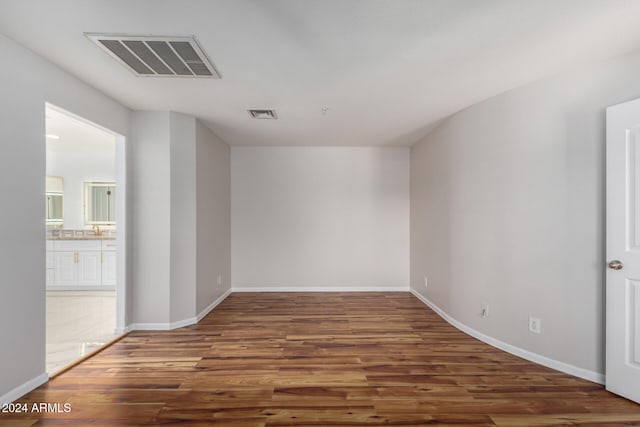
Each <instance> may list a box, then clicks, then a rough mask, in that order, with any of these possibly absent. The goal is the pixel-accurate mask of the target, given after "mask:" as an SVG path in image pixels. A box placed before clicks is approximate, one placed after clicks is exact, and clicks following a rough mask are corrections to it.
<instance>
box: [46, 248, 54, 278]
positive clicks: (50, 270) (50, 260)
mask: <svg viewBox="0 0 640 427" xmlns="http://www.w3.org/2000/svg"><path fill="white" fill-rule="evenodd" d="M48 243H49V242H47V276H46V278H47V281H46V284H47V286H52V285H55V283H56V259H55V252H54V251H53V248H52V249H49V244H48Z"/></svg>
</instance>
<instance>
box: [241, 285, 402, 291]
mask: <svg viewBox="0 0 640 427" xmlns="http://www.w3.org/2000/svg"><path fill="white" fill-rule="evenodd" d="M232 291H233V292H408V291H409V286H392V287H375V286H343V287H330V286H309V287H304V288H303V287H300V288H298V287H295V286H265V287H259V288H244V287H233V288H232Z"/></svg>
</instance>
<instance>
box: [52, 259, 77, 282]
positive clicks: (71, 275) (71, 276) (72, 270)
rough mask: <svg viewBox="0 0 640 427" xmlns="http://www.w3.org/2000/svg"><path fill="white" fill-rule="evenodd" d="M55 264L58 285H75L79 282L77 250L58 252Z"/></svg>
mask: <svg viewBox="0 0 640 427" xmlns="http://www.w3.org/2000/svg"><path fill="white" fill-rule="evenodd" d="M54 264H55V283H56V286H74V285H75V284H76V283H77V282H78V269H77V268H76V253H75V252H70V251H65V252H56V253H55V256H54Z"/></svg>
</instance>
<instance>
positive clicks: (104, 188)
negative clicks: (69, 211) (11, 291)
mask: <svg viewBox="0 0 640 427" xmlns="http://www.w3.org/2000/svg"><path fill="white" fill-rule="evenodd" d="M84 189H85V192H84V193H85V199H84V200H85V203H84V205H85V224H87V225H115V223H116V184H115V182H85V183H84Z"/></svg>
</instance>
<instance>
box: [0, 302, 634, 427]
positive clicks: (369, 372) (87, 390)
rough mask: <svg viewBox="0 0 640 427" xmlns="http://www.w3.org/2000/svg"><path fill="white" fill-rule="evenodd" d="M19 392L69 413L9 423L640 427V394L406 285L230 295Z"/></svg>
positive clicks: (3, 420)
mask: <svg viewBox="0 0 640 427" xmlns="http://www.w3.org/2000/svg"><path fill="white" fill-rule="evenodd" d="M18 402H19V403H27V404H28V405H31V404H32V403H34V402H48V403H61V404H62V403H69V404H70V405H71V408H70V409H71V411H70V412H68V413H46V414H37V413H28V414H13V415H10V414H0V425H2V426H14V425H19V426H22V425H25V426H29V425H34V424H35V425H49V424H67V423H68V424H74V425H81V426H86V425H111V426H113V425H116V426H128V425H172V424H179V425H201V426H210V425H220V426H228V427H235V426H246V427H261V426H294V425H296V426H427V425H428V426H432V425H447V426H461V425H466V426H469V425H473V426H495V425H498V426H509V427H513V426H574V425H584V426H594V425H601V426H616V425H640V405H637V404H634V403H632V402H630V401H627V400H625V399H622V398H619V397H617V396H615V395H613V394H610V393H608V392H607V391H605V390H604V388H603V387H602V386H600V385H598V384H594V383H591V382H588V381H584V380H581V379H578V378H575V377H572V376H569V375H565V374H562V373H560V372H556V371H553V370H551V369H547V368H545V367H542V366H539V365H536V364H534V363H530V362H527V361H525V360H522V359H520V358H518V357H515V356H512V355H510V354H507V353H504V352H502V351H500V350H496V349H494V348H493V347H490V346H488V345H486V344H483V343H481V342H479V341H477V340H475V339H473V338H471V337H469V336H467V335H465V334H464V333H462V332H459V331H458V330H456V329H455V328H453V327H452V326H450V325H449V324H447V323H446V322H445V321H443V320H442V319H441V318H440V317H439V316H438V315H436V314H435V313H434V312H432V311H431V310H430V309H429V308H427V307H426V306H424V305H423V304H422V303H421V302H420V301H418V300H417V299H416V298H415V297H413V296H412V295H411V294H409V293H401V292H396V293H259V294H258V293H239V294H232V295H231V296H229V297H228V298H227V299H226V300H225V301H224V302H223V303H222V304H220V305H219V306H218V307H217V308H216V309H215V310H214V311H213V312H212V313H210V314H209V315H208V316H207V317H206V318H205V319H203V320H202V322H200V323H199V324H198V325H194V326H190V327H186V328H182V329H178V330H174V331H168V332H133V333H131V334H129V335H128V336H127V337H125V338H124V339H122V340H121V341H119V342H117V343H116V344H114V345H113V346H111V347H109V348H108V349H106V350H104V351H103V352H101V353H99V354H98V355H96V356H94V357H93V358H91V359H89V360H87V361H85V362H84V363H82V364H80V365H78V366H77V367H75V368H73V369H71V370H70V371H68V372H66V373H64V374H62V375H60V376H58V377H56V378H55V379H53V380H51V381H50V382H49V383H47V384H46V385H44V386H42V387H40V388H39V389H37V390H35V391H33V392H32V393H30V394H29V395H27V396H25V397H24V398H22V399H20V400H19V401H18Z"/></svg>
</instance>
